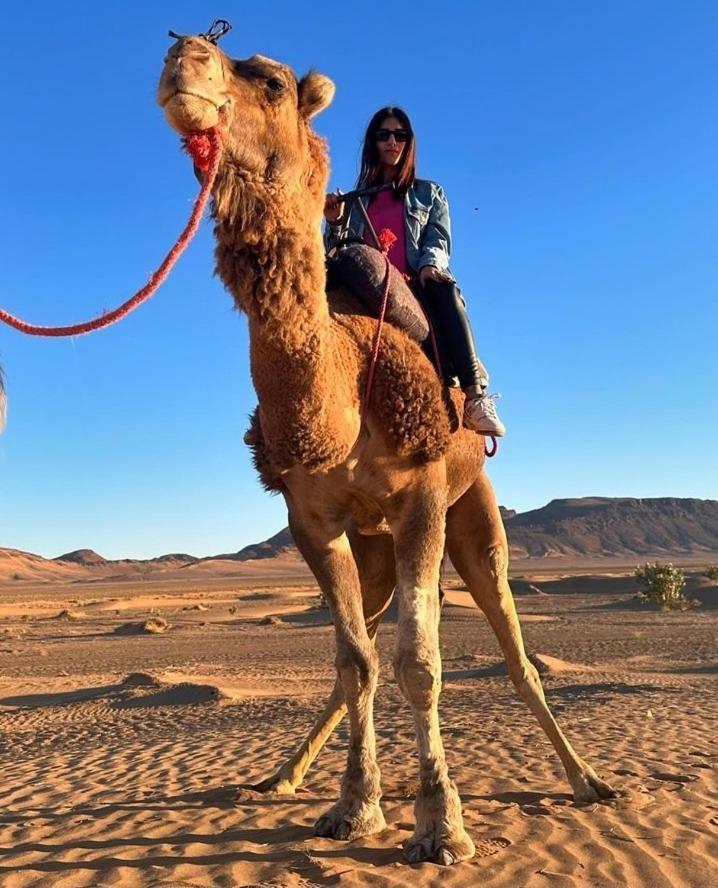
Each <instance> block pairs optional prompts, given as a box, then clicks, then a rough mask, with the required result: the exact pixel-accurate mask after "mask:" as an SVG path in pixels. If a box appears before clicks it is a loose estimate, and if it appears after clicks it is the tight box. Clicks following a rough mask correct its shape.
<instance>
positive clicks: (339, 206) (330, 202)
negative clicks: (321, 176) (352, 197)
mask: <svg viewBox="0 0 718 888" xmlns="http://www.w3.org/2000/svg"><path fill="white" fill-rule="evenodd" d="M343 215H344V201H343V200H342V199H341V191H339V189H337V190H336V192H335V193H334V194H327V198H326V200H325V201H324V218H325V219H326V220H327V222H329V223H330V224H331V225H336V224H337V223H338V222H341V218H342V216H343Z"/></svg>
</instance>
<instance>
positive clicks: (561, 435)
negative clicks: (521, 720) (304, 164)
mask: <svg viewBox="0 0 718 888" xmlns="http://www.w3.org/2000/svg"><path fill="white" fill-rule="evenodd" d="M213 16H225V17H227V18H229V19H230V20H231V21H232V24H233V25H234V30H233V31H232V33H231V34H230V35H229V36H228V37H226V38H224V41H223V46H224V49H225V50H226V51H227V52H229V53H230V54H232V55H235V56H245V57H246V56H248V55H251V54H253V53H262V54H264V55H269V56H272V57H274V58H277V59H279V60H281V61H284V62H287V63H289V64H291V65H292V66H293V67H294V68H295V70H296V71H297V72H298V73H300V74H301V73H304V72H305V71H306V70H307V69H308V68H310V67H314V68H317V69H318V70H320V71H323V72H324V73H326V74H328V75H329V76H331V77H332V78H333V79H334V80H335V81H336V84H337V95H336V99H335V102H334V104H333V106H332V107H331V108H329V109H328V110H327V111H326V112H324V114H322V115H321V116H320V117H319V118H317V121H316V123H317V129H318V130H319V131H320V132H321V133H322V134H323V135H325V136H326V137H327V138H328V140H329V144H330V151H331V157H332V168H333V172H332V180H331V185H332V187H336V186H341V187H344V188H348V187H350V186H351V184H352V182H353V180H354V178H355V175H356V168H357V158H358V151H359V144H360V140H361V137H362V134H363V129H364V126H365V124H366V121H367V120H368V118H369V117H370V116H371V114H372V113H373V111H374V110H376V108H377V107H380V106H382V105H384V104H387V103H396V104H401V105H403V106H404V107H405V108H406V109H407V111H408V112H409V113H410V115H411V116H412V119H413V121H414V125H415V128H416V130H417V134H418V145H419V172H420V174H421V175H423V176H424V177H426V178H432V179H435V180H437V181H439V182H440V183H441V184H442V185H443V186H444V188H445V190H446V192H447V194H448V197H449V201H450V204H451V210H452V220H453V226H454V254H453V262H452V267H453V269H454V272H455V274H456V276H457V277H458V279H459V281H460V282H461V284H462V287H463V289H464V291H465V293H466V295H467V297H468V300H469V306H470V312H471V317H472V320H473V323H474V327H475V330H476V333H477V338H478V341H479V344H480V352H481V355H482V357H483V358H484V361H485V362H486V363H487V364H488V365H489V368H490V370H491V371H492V375H493V387H494V388H495V389H497V390H499V391H500V392H501V393H502V395H503V399H502V401H501V402H500V407H501V414H502V417H503V418H504V420H505V422H506V424H507V426H508V436H507V438H506V439H505V441H504V442H503V443H502V447H501V451H500V455H499V456H498V457H497V458H496V459H495V460H494V461H493V463H492V464H491V466H490V474H491V477H492V479H493V481H494V484H495V486H496V488H497V492H498V497H499V500H500V502H502V503H504V504H505V505H507V506H509V507H513V508H517V509H519V510H525V509H529V508H535V507H537V506H540V505H543V504H544V503H545V502H547V501H548V500H550V499H552V498H555V497H565V496H584V495H605V496H640V497H643V496H695V497H704V498H718V471H716V459H715V453H716V444H715V442H716V439H717V438H718V410H716V400H717V399H716V394H715V386H716V369H717V368H716V364H717V363H718V361H717V359H716V354H717V353H718V349H716V331H717V329H718V325H717V323H716V321H717V320H718V309H717V308H716V289H717V288H716V281H717V280H718V259H717V258H716V257H717V255H718V253H717V251H716V243H717V241H718V230H717V229H718V224H717V223H716V218H718V217H717V214H716V207H718V177H717V176H716V168H715V162H716V157H718V115H717V114H716V98H715V97H716V86H718V63H717V62H716V55H715V47H716V45H717V44H718V5H717V4H716V3H715V2H712V0H711V2H700V0H695V2H685V0H683V2H677V0H676V2H655V0H652V2H631V0H628V2H620V3H619V2H609V3H598V2H586V3H575V2H569V0H565V2H564V0H560V2H559V0H556V2H552V0H542V2H541V3H536V2H529V0H527V2H515V0H506V2H503V3H494V2H476V3H468V2H466V3H457V2H446V3H442V4H440V5H437V4H434V3H425V2H419V3H417V2H412V3H410V4H409V3H404V2H403V0H397V2H395V3H393V4H391V5H390V6H389V7H381V6H377V7H376V8H375V11H374V12H371V10H370V9H369V8H368V7H366V6H361V7H357V6H350V5H349V4H338V3H334V2H332V3H326V2H318V3H314V4H312V6H311V10H310V9H309V8H308V6H307V5H306V4H299V3H297V4H292V3H284V2H274V3H271V4H266V3H262V4H259V3H243V4H229V5H225V6H224V7H222V6H217V7H216V8H214V9H212V8H210V7H209V6H208V5H207V4H206V3H192V2H177V0H173V2H171V3H170V2H153V3H152V4H145V3H139V2H136V0H131V2H122V3H119V2H108V3H104V4H100V5H97V4H92V5H90V4H82V3H74V4H68V5H63V6H62V7H58V5H57V4H55V3H48V2H34V3H33V2H29V3H26V4H23V5H22V6H15V7H14V9H13V13H12V16H9V17H6V18H5V20H4V21H3V23H2V24H1V25H0V34H1V35H2V45H3V52H2V54H1V55H0V72H1V78H2V83H3V84H4V92H5V96H4V101H3V112H4V116H5V120H4V124H5V125H4V127H3V130H4V133H5V136H4V138H3V139H2V141H1V142H0V165H1V168H2V170H3V172H4V175H3V187H2V191H1V196H0V201H1V205H2V212H0V306H2V307H4V308H6V309H8V310H10V311H12V312H14V313H15V314H19V315H21V316H23V317H25V318H26V319H28V320H31V321H34V322H36V323H46V324H52V323H57V324H60V323H62V324H64V323H71V322H74V321H77V320H84V319H86V318H88V317H94V316H95V315H96V314H98V313H99V312H100V311H101V310H103V309H105V308H110V307H114V306H115V305H117V304H119V303H120V302H122V301H124V300H125V299H126V298H127V297H128V296H129V295H130V294H131V293H133V292H134V291H135V290H136V289H137V288H138V287H139V286H140V285H141V284H143V283H144V282H145V281H146V279H147V277H148V275H149V273H150V272H151V270H152V269H153V268H155V267H156V265H157V264H158V263H159V261H160V259H161V257H162V256H163V255H164V253H165V251H166V249H167V248H168V246H169V244H170V243H172V242H173V240H174V238H175V237H176V235H177V233H178V232H179V231H180V230H181V228H182V226H183V225H184V222H185V220H186V217H187V214H188V212H189V209H190V206H191V201H192V199H193V197H194V195H195V194H196V183H195V181H194V178H193V176H192V173H191V168H190V165H189V163H188V161H187V159H186V157H184V156H183V155H182V154H181V152H180V151H179V148H178V143H177V139H176V136H175V135H174V134H173V133H172V132H171V131H170V130H169V129H168V127H167V126H166V124H165V123H164V120H163V117H162V114H161V111H160V110H159V109H158V108H157V107H156V105H155V102H154V89H155V85H156V81H157V78H158V76H159V71H160V68H161V65H162V58H163V55H164V52H165V50H166V48H167V46H168V45H169V44H170V42H171V41H170V40H169V38H168V37H167V30H168V29H169V28H172V29H174V30H177V31H180V32H184V33H190V32H195V31H200V30H204V29H205V28H206V27H207V26H208V25H209V24H210V20H211V18H212V17H213ZM394 22H403V24H402V25H395V24H394ZM402 28H403V30H404V32H405V33H404V34H402V32H401V30H402ZM212 268H213V261H212V237H211V229H210V226H209V225H208V224H206V223H205V225H204V226H203V228H202V230H201V232H200V234H199V235H198V237H197V239H196V240H195V241H194V243H193V244H192V245H191V247H190V249H189V251H188V253H187V254H185V256H184V257H183V258H182V259H181V261H180V263H179V264H178V266H177V267H176V268H175V271H174V272H173V274H172V276H171V278H170V280H169V281H168V283H167V284H166V285H165V286H164V287H163V288H162V289H161V290H160V291H159V293H158V294H157V296H155V298H154V299H153V300H152V301H151V302H150V303H149V304H147V305H145V306H144V307H142V308H140V309H139V310H138V311H136V312H135V313H134V314H133V315H131V316H130V317H129V318H128V319H127V320H125V321H124V322H123V323H121V324H119V325H117V326H114V327H112V328H110V329H109V330H106V331H103V332H99V333H94V334H92V335H90V336H84V337H79V338H76V339H68V340H58V341H55V340H47V339H37V338H30V337H25V336H22V335H21V334H19V333H16V332H15V331H13V330H11V329H9V328H6V327H2V328H1V329H0V360H2V362H3V364H4V366H5V369H6V373H7V377H8V387H9V392H10V412H9V424H8V429H7V432H6V434H5V436H4V437H2V438H0V546H11V547H15V548H20V549H25V550H28V551H33V552H37V553H40V554H43V555H46V556H55V555H58V554H60V553H62V552H65V551H68V550H70V549H75V548H79V547H90V548H93V549H96V550H97V551H99V552H100V553H101V554H103V555H105V556H106V557H148V556H153V555H159V554H162V553H165V552H177V551H184V552H190V553H192V554H196V555H205V554H214V553H218V552H226V551H235V550H237V549H238V548H240V547H241V546H243V545H245V544H247V543H249V542H253V541H256V540H258V539H262V538H264V537H266V536H268V535H269V534H271V533H273V532H275V531H277V530H278V529H279V528H280V527H282V526H283V525H284V523H285V509H284V503H283V501H282V500H281V498H280V499H278V498H270V497H268V496H267V495H266V494H265V493H264V492H263V491H262V490H261V489H260V487H259V484H258V483H257V481H256V480H255V477H254V473H253V470H252V468H251V464H250V460H249V454H248V452H247V450H246V448H245V446H244V445H243V443H242V434H243V432H244V429H245V427H246V417H247V414H248V413H249V412H250V410H251V409H252V407H253V405H254V403H255V398H254V393H253V390H252V387H251V382H250V379H249V373H248V367H247V351H248V346H247V329H246V322H245V319H244V318H242V317H241V316H240V315H238V314H237V313H236V312H235V311H234V310H233V308H232V304H231V300H230V298H229V296H228V295H227V294H226V293H225V292H224V290H223V288H222V286H221V284H220V282H219V281H218V280H217V279H216V278H213V276H212Z"/></svg>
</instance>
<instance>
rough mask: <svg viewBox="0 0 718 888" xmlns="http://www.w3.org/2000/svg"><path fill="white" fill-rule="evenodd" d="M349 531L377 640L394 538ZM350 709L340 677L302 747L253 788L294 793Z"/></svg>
mask: <svg viewBox="0 0 718 888" xmlns="http://www.w3.org/2000/svg"><path fill="white" fill-rule="evenodd" d="M347 535H348V537H349V543H350V545H351V549H352V554H353V555H354V561H355V563H356V566H357V570H358V571H359V582H360V584H361V594H362V606H363V610H364V621H365V623H366V628H367V633H368V635H369V638H370V639H371V640H372V642H373V641H374V638H375V636H376V633H377V630H378V628H379V623H380V622H381V618H382V617H383V616H384V613H385V611H386V609H387V607H388V606H389V602H390V601H391V594H392V592H393V591H394V585H395V583H396V573H395V571H394V541H393V540H392V538H391V537H390V536H389V535H388V534H381V535H376V536H362V535H361V534H360V533H358V532H357V531H356V530H355V529H350V530H349V531H348V532H347ZM346 713H347V708H346V705H345V704H344V691H343V689H342V683H341V681H340V680H339V678H337V680H336V682H335V683H334V687H333V689H332V692H331V694H330V696H329V699H328V700H327V702H326V704H325V706H324V709H323V710H322V713H321V715H320V716H319V717H318V718H317V720H316V721H315V722H314V724H313V725H312V728H311V730H310V732H309V734H308V736H307V737H306V739H305V740H304V742H303V743H302V745H301V746H300V747H299V749H297V751H296V752H295V753H294V754H293V755H292V756H291V757H290V758H289V759H288V760H287V761H286V762H284V763H283V764H282V765H281V766H280V767H279V768H278V769H277V770H276V771H275V772H274V774H272V775H271V776H270V777H266V778H265V779H264V780H261V781H259V782H258V783H254V784H250V786H249V788H250V789H254V790H257V791H258V792H277V793H281V794H285V795H290V794H292V793H294V791H295V790H296V788H297V787H298V786H299V785H300V784H301V783H302V781H303V780H304V777H305V776H306V773H307V771H308V770H309V768H310V767H311V765H312V762H313V761H314V760H315V758H316V757H317V756H318V755H319V753H320V752H321V750H322V747H323V746H324V744H325V743H326V742H327V740H328V739H329V738H330V737H331V735H332V731H333V730H334V728H335V727H336V726H337V725H338V724H339V722H340V721H341V720H342V719H343V718H344V716H345V715H346Z"/></svg>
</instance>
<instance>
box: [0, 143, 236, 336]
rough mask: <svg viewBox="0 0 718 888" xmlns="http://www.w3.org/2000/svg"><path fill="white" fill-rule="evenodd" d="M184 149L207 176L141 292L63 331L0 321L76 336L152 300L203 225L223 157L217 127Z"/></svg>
mask: <svg viewBox="0 0 718 888" xmlns="http://www.w3.org/2000/svg"><path fill="white" fill-rule="evenodd" d="M184 145H185V148H186V149H187V150H188V151H189V153H190V154H191V155H192V157H193V159H194V160H195V162H196V164H197V166H198V167H200V169H207V170H208V175H207V176H205V178H204V182H203V184H202V190H201V191H200V193H199V195H198V196H197V199H196V200H195V203H194V207H193V208H192V215H191V216H190V218H189V222H188V223H187V225H186V226H185V228H184V231H183V232H182V233H181V234H180V236H179V238H178V239H177V241H176V243H175V244H174V246H173V247H172V249H171V250H170V251H169V253H168V254H167V255H166V256H165V258H164V260H163V262H162V264H161V265H160V267H159V268H158V269H157V271H156V272H155V273H154V274H153V275H152V276H151V277H150V279H149V281H148V282H147V283H146V284H145V286H144V287H142V289H141V290H138V291H137V293H135V295H134V296H132V297H131V298H130V299H128V300H127V302H124V303H123V304H122V305H121V306H120V307H119V308H116V309H114V310H113V311H108V312H105V313H104V314H102V315H100V316H99V317H97V318H95V319H94V320H92V321H86V322H85V323H83V324H72V325H70V326H66V327H41V326H38V325H36V324H28V323H27V322H26V321H22V320H20V319H19V318H16V317H14V315H11V314H10V313H9V312H7V311H5V310H4V309H2V308H0V321H3V322H4V323H6V324H8V325H9V326H10V327H14V328H15V329H16V330H19V331H20V332H21V333H27V334H28V335H30V336H78V335H81V334H83V333H91V332H92V331H93V330H100V329H102V327H108V326H109V325H110V324H114V323H115V322H116V321H119V320H120V319H121V318H124V317H125V316H126V315H128V314H129V313H130V312H131V311H133V310H134V309H135V308H137V307H138V306H139V305H141V304H142V303H143V302H145V301H146V300H147V299H149V298H150V296H153V295H154V294H155V293H156V292H157V290H158V289H159V287H160V286H161V285H162V284H163V283H164V282H165V280H166V279H167V276H168V275H169V273H170V271H171V270H172V267H173V266H174V264H175V262H176V261H177V260H178V259H179V257H180V256H181V255H182V253H183V252H184V251H185V249H186V248H187V245H188V244H189V242H190V241H191V240H192V238H193V237H194V236H195V234H196V233H197V229H198V228H199V225H200V222H201V221H202V214H203V213H204V210H205V207H206V206H207V200H208V199H209V196H210V193H211V191H212V186H213V185H214V180H215V178H216V177H217V171H218V169H219V161H220V158H221V155H222V151H221V148H222V139H221V136H220V133H219V130H218V129H217V128H216V127H213V128H212V129H210V130H206V131H205V132H202V133H196V134H193V135H191V136H188V137H186V138H185V139H184Z"/></svg>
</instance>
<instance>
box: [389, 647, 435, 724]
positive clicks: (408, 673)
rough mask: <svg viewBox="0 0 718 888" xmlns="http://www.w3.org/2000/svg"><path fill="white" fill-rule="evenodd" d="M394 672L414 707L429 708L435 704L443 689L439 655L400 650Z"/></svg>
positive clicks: (395, 658)
mask: <svg viewBox="0 0 718 888" xmlns="http://www.w3.org/2000/svg"><path fill="white" fill-rule="evenodd" d="M394 674H395V676H396V680H397V683H398V685H399V687H400V688H401V691H402V693H403V694H404V696H405V697H406V699H407V700H408V701H409V704H410V705H411V706H412V708H415V709H422V710H427V709H430V708H431V707H432V706H434V705H435V703H436V701H437V699H438V697H439V692H440V690H441V662H440V660H439V657H438V655H437V656H432V655H431V654H427V655H422V654H421V653H417V652H416V651H399V652H398V653H397V654H396V656H395V657H394Z"/></svg>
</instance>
